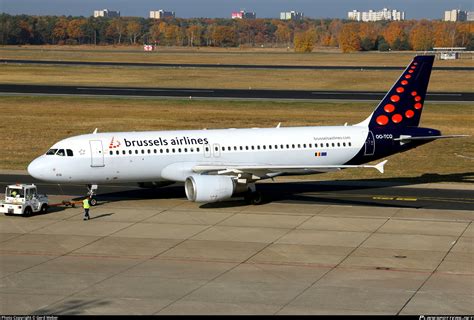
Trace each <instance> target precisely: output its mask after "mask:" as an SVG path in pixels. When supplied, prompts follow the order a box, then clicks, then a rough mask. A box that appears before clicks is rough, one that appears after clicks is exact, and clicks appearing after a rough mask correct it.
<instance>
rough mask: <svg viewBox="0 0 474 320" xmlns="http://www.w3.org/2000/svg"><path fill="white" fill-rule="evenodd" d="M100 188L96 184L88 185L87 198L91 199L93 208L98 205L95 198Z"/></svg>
mask: <svg viewBox="0 0 474 320" xmlns="http://www.w3.org/2000/svg"><path fill="white" fill-rule="evenodd" d="M98 188H99V186H98V185H96V184H88V185H87V196H88V197H90V199H89V204H90V205H91V206H95V205H97V199H96V198H95V192H96V191H97V189H98Z"/></svg>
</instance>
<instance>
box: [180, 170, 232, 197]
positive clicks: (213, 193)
mask: <svg viewBox="0 0 474 320" xmlns="http://www.w3.org/2000/svg"><path fill="white" fill-rule="evenodd" d="M184 188H185V191H186V196H187V197H188V200H190V201H195V202H217V201H222V200H226V199H229V198H230V197H232V194H233V193H234V191H235V189H236V188H235V182H234V180H233V179H232V178H231V177H225V176H211V175H208V176H206V175H202V176H200V175H195V176H190V177H188V178H186V182H185V183H184Z"/></svg>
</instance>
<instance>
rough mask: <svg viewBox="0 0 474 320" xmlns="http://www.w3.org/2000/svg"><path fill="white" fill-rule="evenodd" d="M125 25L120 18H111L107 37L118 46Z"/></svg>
mask: <svg viewBox="0 0 474 320" xmlns="http://www.w3.org/2000/svg"><path fill="white" fill-rule="evenodd" d="M125 29H126V26H125V23H124V21H123V19H122V18H120V17H118V18H113V19H112V21H111V22H110V24H109V26H108V28H107V36H109V37H112V38H113V39H114V42H117V43H118V44H120V43H121V42H122V36H123V34H124V33H125Z"/></svg>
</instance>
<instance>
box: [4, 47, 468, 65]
mask: <svg viewBox="0 0 474 320" xmlns="http://www.w3.org/2000/svg"><path fill="white" fill-rule="evenodd" d="M415 54H417V53H416V52H358V53H351V54H343V53H339V50H337V49H327V48H325V49H323V50H322V51H318V52H313V53H310V54H297V53H294V52H293V50H292V49H284V48H281V49H278V48H258V49H256V48H252V49H240V48H205V47H202V48H186V47H171V48H168V47H159V48H158V50H157V51H154V52H144V51H143V48H142V47H141V46H136V47H131V46H121V47H115V46H1V47H0V58H2V59H33V60H35V59H39V60H65V61H115V62H150V63H151V62H155V63H219V64H269V65H312V66H318V65H321V66H324V65H347V66H372V65H373V66H406V65H407V64H408V63H409V62H410V60H411V58H412V57H413V56H414V55H415ZM466 57H467V59H459V60H452V61H446V60H437V61H436V62H435V65H436V66H456V67H460V66H471V67H472V66H474V61H473V60H472V55H470V56H466Z"/></svg>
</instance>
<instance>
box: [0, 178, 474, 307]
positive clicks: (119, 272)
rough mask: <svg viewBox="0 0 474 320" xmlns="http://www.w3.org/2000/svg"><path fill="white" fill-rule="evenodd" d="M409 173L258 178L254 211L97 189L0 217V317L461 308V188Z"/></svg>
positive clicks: (473, 234) (175, 194)
mask: <svg viewBox="0 0 474 320" xmlns="http://www.w3.org/2000/svg"><path fill="white" fill-rule="evenodd" d="M471 176H472V174H471ZM455 178H456V179H457V178H463V177H455V176H446V177H439V179H440V181H443V180H445V181H452V180H453V179H455ZM0 180H2V181H5V180H8V181H15V180H16V181H19V180H21V181H30V180H31V179H30V178H28V177H27V176H10V178H8V176H5V175H2V176H1V179H0ZM415 180H416V179H413V180H412V181H408V182H406V183H405V185H404V186H402V185H399V186H398V187H395V186H392V187H388V188H387V189H385V187H383V186H382V185H383V184H387V182H384V183H382V181H378V182H377V184H379V186H380V187H379V188H375V187H374V185H373V183H372V186H369V185H370V183H369V181H365V182H364V181H362V182H359V183H352V184H351V183H349V182H346V183H345V185H346V186H345V187H342V186H340V182H337V183H336V184H331V183H326V184H321V187H319V188H318V187H317V185H318V184H316V183H309V184H307V183H296V184H295V183H294V182H291V183H282V184H281V185H282V187H278V186H277V185H279V183H274V184H268V185H267V187H265V190H266V191H268V192H269V191H276V194H275V195H274V196H273V198H272V200H271V201H269V202H267V203H266V204H263V205H260V206H251V205H246V204H245V203H243V201H241V200H239V199H232V200H231V201H227V202H225V203H222V204H221V205H202V204H196V203H191V202H189V201H187V200H185V199H184V194H183V192H182V187H168V188H164V189H157V190H153V191H150V190H148V191H147V190H138V189H135V188H133V187H131V186H119V187H107V188H106V187H104V188H102V187H100V188H101V189H99V190H101V194H100V196H99V197H100V198H101V202H100V203H99V205H98V206H95V207H93V208H92V209H91V217H92V219H91V220H89V221H82V209H81V208H64V207H55V208H51V211H50V212H49V213H47V214H44V215H34V216H32V217H29V218H24V217H18V216H13V217H8V216H0V225H1V228H0V243H1V244H0V313H1V314H23V315H24V314H32V315H45V314H48V315H72V314H73V315H83V314H84V315H86V314H159V315H163V314H279V315H280V314H288V315H289V314H312V315H314V314H391V315H395V314H472V313H473V312H474V307H473V305H472V299H473V293H472V288H473V287H474V277H473V276H474V270H473V265H472V261H473V260H472V259H473V256H474V249H473V248H474V247H473V245H472V244H473V241H474V228H473V224H472V222H473V220H474V215H473V210H472V209H473V204H472V201H473V199H472V198H473V195H472V191H471V190H470V189H469V187H470V186H471V185H468V186H467V187H462V186H460V185H459V184H449V185H448V184H443V185H442V188H441V187H440V186H437V185H436V184H430V185H426V186H423V187H421V186H420V185H418V184H417V183H416V181H415ZM3 183H4V182H1V183H0V185H2V184H3ZM388 183H389V184H391V185H393V184H395V181H388ZM411 184H412V185H411ZM300 185H302V186H303V187H301V186H300ZM271 186H273V187H271ZM368 186H369V187H368ZM39 188H40V192H48V193H49V192H51V193H50V199H51V201H52V202H59V201H60V200H62V199H64V198H65V197H66V194H76V195H78V194H83V191H82V190H83V189H82V188H81V187H79V186H73V187H72V188H66V187H63V188H62V190H63V191H64V192H65V195H54V193H56V194H57V193H59V192H58V190H60V189H57V188H58V187H57V186H52V185H46V184H39ZM54 188H56V189H54ZM272 188H274V189H272ZM315 188H316V189H315ZM464 188H466V189H464ZM425 189H426V190H425ZM380 190H386V192H384V191H380ZM423 190H425V191H423ZM427 190H431V191H427ZM345 195H351V197H352V198H348V197H346V196H345ZM382 195H383V196H384V197H388V195H390V197H391V198H393V199H395V198H399V197H400V199H398V200H393V201H392V200H379V199H374V198H373V197H374V196H376V197H379V198H380V196H382ZM0 196H3V195H0ZM369 196H370V197H369ZM401 197H403V198H405V199H401ZM435 197H438V200H443V199H444V200H448V201H450V205H451V206H452V208H453V209H452V210H439V209H432V208H433V207H436V208H438V207H441V204H440V203H441V202H440V201H436V200H433V199H432V198H435ZM414 198H416V201H415V200H414ZM421 198H423V200H419V199H421ZM379 201H380V202H379ZM419 201H420V202H419ZM459 202H463V203H464V202H466V203H465V204H463V205H461V206H459V205H456V203H459ZM468 202H470V203H468ZM430 207H431V208H430Z"/></svg>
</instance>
